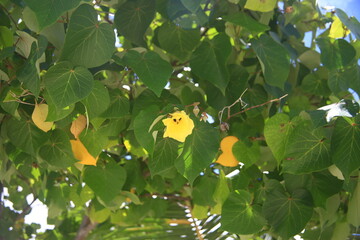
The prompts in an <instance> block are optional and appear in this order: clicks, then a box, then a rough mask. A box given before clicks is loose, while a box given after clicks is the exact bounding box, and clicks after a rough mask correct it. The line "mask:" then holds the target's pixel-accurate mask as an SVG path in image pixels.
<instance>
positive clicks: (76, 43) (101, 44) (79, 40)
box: [60, 4, 115, 68]
mask: <svg viewBox="0 0 360 240" xmlns="http://www.w3.org/2000/svg"><path fill="white" fill-rule="evenodd" d="M114 51H115V34H114V30H113V28H112V27H111V25H110V24H108V23H99V22H98V15H97V12H96V11H95V9H94V8H93V7H92V6H90V5H88V4H82V5H81V6H80V7H78V8H77V9H76V10H75V12H74V13H73V14H72V16H71V19H70V23H69V27H68V31H67V33H66V37H65V44H64V47H63V50H62V53H61V57H60V60H62V61H64V60H68V61H71V62H73V63H74V64H77V65H82V66H84V67H87V68H91V67H97V66H100V65H102V64H104V63H106V62H107V61H109V60H110V58H111V56H112V55H113V53H114Z"/></svg>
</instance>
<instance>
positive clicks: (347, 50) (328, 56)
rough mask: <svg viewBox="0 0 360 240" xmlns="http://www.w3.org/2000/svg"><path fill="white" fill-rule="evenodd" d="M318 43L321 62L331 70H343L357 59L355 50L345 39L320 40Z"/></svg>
mask: <svg viewBox="0 0 360 240" xmlns="http://www.w3.org/2000/svg"><path fill="white" fill-rule="evenodd" d="M316 43H317V44H318V45H319V48H320V50H321V56H320V58H321V62H322V63H323V64H324V66H325V67H327V68H328V69H330V70H334V69H338V68H342V67H344V66H346V65H348V64H349V63H351V62H352V61H353V60H354V58H355V55H356V51H355V48H354V47H353V46H352V45H351V44H350V43H348V42H347V41H345V40H344V39H337V40H333V39H329V38H318V39H316Z"/></svg>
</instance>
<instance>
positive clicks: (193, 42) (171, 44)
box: [157, 21, 200, 61]
mask: <svg viewBox="0 0 360 240" xmlns="http://www.w3.org/2000/svg"><path fill="white" fill-rule="evenodd" d="M157 37H158V41H159V44H160V47H161V48H162V49H164V50H165V51H167V52H168V53H171V54H173V55H174V56H176V57H177V58H179V59H180V60H182V61H185V60H187V59H188V58H189V56H190V54H191V52H192V51H193V50H194V48H195V47H196V46H197V45H198V44H199V42H200V32H199V30H197V29H196V30H187V29H183V28H181V27H180V26H176V25H175V24H173V23H172V22H169V21H168V22H165V23H164V24H163V25H161V27H159V29H158V36H157Z"/></svg>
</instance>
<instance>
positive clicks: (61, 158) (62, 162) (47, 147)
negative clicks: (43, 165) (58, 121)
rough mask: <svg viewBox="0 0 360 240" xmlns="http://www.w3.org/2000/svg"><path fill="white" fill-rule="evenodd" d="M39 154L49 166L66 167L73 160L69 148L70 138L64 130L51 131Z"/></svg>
mask: <svg viewBox="0 0 360 240" xmlns="http://www.w3.org/2000/svg"><path fill="white" fill-rule="evenodd" d="M39 154H40V156H41V158H42V159H43V160H44V161H45V162H47V163H48V164H49V165H50V169H51V167H56V168H68V167H70V166H71V165H72V164H73V163H74V162H76V161H75V159H74V157H73V153H72V150H71V144H70V139H69V137H68V136H67V135H66V133H65V132H64V131H61V130H60V129H55V130H54V131H52V132H51V136H50V139H49V141H48V142H47V143H46V144H44V145H43V146H42V147H41V148H40V150H39Z"/></svg>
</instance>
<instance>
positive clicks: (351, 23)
mask: <svg viewBox="0 0 360 240" xmlns="http://www.w3.org/2000/svg"><path fill="white" fill-rule="evenodd" d="M335 11H336V15H337V16H338V17H339V18H340V20H341V22H342V23H343V24H344V25H345V26H346V27H347V28H348V29H349V30H350V31H351V33H352V34H354V35H355V37H356V38H357V39H358V40H360V23H359V21H358V20H357V19H356V18H355V17H350V18H349V17H348V16H347V14H346V13H345V12H344V11H342V10H341V9H339V8H336V9H335Z"/></svg>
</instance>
